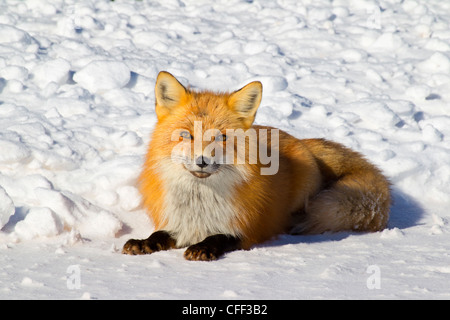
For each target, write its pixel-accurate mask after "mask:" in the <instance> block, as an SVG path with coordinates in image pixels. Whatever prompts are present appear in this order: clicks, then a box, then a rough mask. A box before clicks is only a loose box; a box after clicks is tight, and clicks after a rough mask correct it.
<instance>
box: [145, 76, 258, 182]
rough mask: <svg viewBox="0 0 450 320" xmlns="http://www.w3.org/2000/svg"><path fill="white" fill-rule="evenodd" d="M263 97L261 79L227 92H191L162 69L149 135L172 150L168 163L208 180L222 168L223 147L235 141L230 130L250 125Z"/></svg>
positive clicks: (245, 128) (243, 128) (247, 127)
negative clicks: (155, 119)
mask: <svg viewBox="0 0 450 320" xmlns="http://www.w3.org/2000/svg"><path fill="white" fill-rule="evenodd" d="M261 97H262V84H261V82H259V81H255V82H251V83H249V84H247V85H246V86H244V87H243V88H241V89H239V90H237V91H234V92H231V93H224V92H220V93H214V92H211V91H194V90H191V89H189V88H185V87H184V86H183V85H182V84H181V83H180V82H179V81H178V80H177V79H176V78H175V77H174V76H173V75H171V74H170V73H168V72H165V71H162V72H160V73H159V75H158V77H157V80H156V85H155V98H156V103H155V104H156V106H155V111H156V115H157V118H158V122H157V124H156V126H155V130H154V132H153V138H152V140H157V141H159V142H160V144H161V145H160V146H154V147H157V148H162V149H164V150H166V153H167V152H168V151H169V150H171V158H172V161H173V160H175V161H177V162H178V163H179V164H180V165H181V166H182V167H183V168H184V169H185V170H187V171H188V172H190V173H191V174H192V175H193V176H195V177H197V178H207V177H209V176H211V175H212V174H214V173H216V172H217V171H220V170H221V169H223V167H225V165H224V163H225V161H224V152H222V151H223V150H224V149H225V144H226V143H227V140H230V138H233V139H234V137H230V136H229V135H230V134H229V132H230V131H232V132H234V131H235V130H237V129H241V131H242V130H247V129H249V128H250V127H251V125H252V123H253V121H254V120H255V116H256V111H257V109H258V107H259V104H260V103H261ZM227 131H228V133H227Z"/></svg>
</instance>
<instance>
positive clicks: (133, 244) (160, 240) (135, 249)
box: [122, 230, 176, 255]
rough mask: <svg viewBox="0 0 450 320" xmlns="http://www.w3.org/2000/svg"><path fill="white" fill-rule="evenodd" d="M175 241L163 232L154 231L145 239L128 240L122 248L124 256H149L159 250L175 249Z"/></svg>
mask: <svg viewBox="0 0 450 320" xmlns="http://www.w3.org/2000/svg"><path fill="white" fill-rule="evenodd" d="M175 244H176V240H175V239H174V238H173V237H172V236H171V235H170V234H169V233H168V232H167V231H164V230H160V231H156V232H154V233H152V234H151V235H150V237H148V238H147V239H142V240H137V239H130V240H128V241H127V242H126V243H125V245H124V246H123V249H122V253H124V254H131V255H137V254H150V253H153V252H157V251H161V250H169V249H172V248H175Z"/></svg>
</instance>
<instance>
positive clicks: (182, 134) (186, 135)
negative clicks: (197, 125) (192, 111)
mask: <svg viewBox="0 0 450 320" xmlns="http://www.w3.org/2000/svg"><path fill="white" fill-rule="evenodd" d="M180 137H182V138H183V139H192V135H191V134H190V133H189V132H188V131H181V132H180Z"/></svg>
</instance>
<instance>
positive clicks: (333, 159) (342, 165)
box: [292, 139, 391, 234]
mask: <svg viewBox="0 0 450 320" xmlns="http://www.w3.org/2000/svg"><path fill="white" fill-rule="evenodd" d="M303 142H304V144H305V146H306V147H307V148H308V149H309V150H310V151H311V153H312V154H313V156H314V158H315V159H316V161H317V164H318V166H319V168H320V171H321V173H322V176H323V190H322V191H320V192H319V193H318V194H317V195H316V196H315V197H313V198H312V199H310V201H309V203H308V204H307V206H306V208H305V210H304V212H303V213H302V214H301V215H300V216H299V218H300V219H299V221H298V223H297V224H296V225H295V227H294V228H293V230H292V232H293V233H301V234H317V233H323V232H326V231H331V232H337V231H343V230H353V231H379V230H383V229H384V228H385V227H386V225H387V222H388V219H389V210H390V204H391V198H390V183H389V181H388V180H387V179H386V178H385V177H384V175H383V174H382V173H381V171H380V170H379V169H377V168H376V167H375V166H374V165H372V164H371V163H369V162H368V161H367V160H366V159H364V157H363V156H362V155H361V154H359V153H357V152H355V151H352V150H350V149H348V148H346V147H344V146H343V145H341V144H338V143H335V142H331V141H327V140H323V139H307V140H303Z"/></svg>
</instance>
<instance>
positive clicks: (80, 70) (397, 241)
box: [0, 0, 450, 299]
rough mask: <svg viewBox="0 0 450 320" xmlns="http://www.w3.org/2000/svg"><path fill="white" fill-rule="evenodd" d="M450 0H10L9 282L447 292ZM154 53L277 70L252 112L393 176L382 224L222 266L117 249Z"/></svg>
mask: <svg viewBox="0 0 450 320" xmlns="http://www.w3.org/2000/svg"><path fill="white" fill-rule="evenodd" d="M449 12H450V2H448V1H440V0H427V1H426V0H404V1H400V0H380V1H376V0H348V1H346V0H335V1H326V0H321V1H312V0H303V1H298V0H278V1H272V0H267V1H264V0H259V1H258V0H255V1H251V0H250V1H244V0H231V1H230V0H221V1H214V2H213V1H206V0H200V1H199V0H195V1H194V0H163V1H156V0H153V1H152V0H146V1H131V0H130V1H115V2H110V1H107V0H101V1H97V0H96V1H94V0H92V1H89V0H83V1H75V0H73V1H70V0H67V1H64V0H58V1H44V0H42V1H41V0H34V1H32V0H28V1H26V2H22V1H7V0H0V228H1V231H0V298H3V299H16V298H25V299H44V298H54V299H64V298H69V299H78V298H83V299H89V298H91V299H107V298H113V299H114V298H150V299H161V298H162V299H197V298H198V299H261V298H263V299H312V298H326V299H329V298H344V299H347V298H363V299H380V298H385V299H399V298H406V299H417V298H427V299H449V298H450V288H449V283H450V226H449V224H448V221H449V218H450V213H449V209H448V208H449V207H450V197H449V189H450V166H449V163H450V105H449V103H450V15H449V14H448V13H449ZM160 70H167V71H169V72H171V73H173V74H174V75H176V76H177V77H178V78H179V79H180V80H181V81H182V82H183V83H184V84H185V85H188V84H190V85H191V86H193V87H198V88H209V89H214V90H216V89H219V90H235V89H238V88H240V87H241V86H242V85H244V84H246V83H247V82H249V81H252V80H260V81H262V82H263V85H264V97H263V101H262V105H261V108H260V110H259V112H258V115H257V118H256V122H257V123H259V124H268V125H272V126H277V127H279V128H281V129H284V130H287V131H288V132H290V133H292V134H294V135H295V136H297V137H299V138H309V137H326V138H328V139H333V140H336V141H340V142H342V143H344V144H345V145H347V146H349V147H352V148H354V149H356V150H358V151H360V152H362V153H363V154H365V155H366V156H367V157H368V158H369V159H371V160H372V161H373V162H374V163H376V164H377V165H378V166H379V167H380V168H381V169H382V170H383V171H384V172H385V173H386V175H388V176H389V178H390V179H391V181H392V183H393V190H394V191H393V194H394V198H395V204H394V205H393V207H392V217H391V220H390V222H389V228H388V229H386V230H385V231H383V232H379V233H374V234H354V233H342V234H333V235H330V234H325V235H320V236H296V237H294V236H280V237H279V238H278V239H275V240H274V241H271V242H268V243H266V244H264V245H260V246H258V247H256V248H254V249H252V250H250V251H237V252H232V253H229V254H227V255H226V256H225V257H224V258H223V259H220V260H219V261H216V262H212V263H201V262H189V261H185V260H184V259H183V257H182V254H183V250H173V251H169V252H161V253H157V254H153V255H150V256H125V255H122V254H121V253H120V249H121V247H122V245H123V243H124V242H125V241H126V240H127V239H129V238H130V237H146V236H148V235H149V234H150V232H151V231H152V226H151V224H150V222H149V221H148V219H147V217H146V215H145V213H144V212H143V211H142V210H140V199H139V195H138V192H137V190H136V188H135V179H136V177H137V175H138V174H139V169H140V166H141V163H142V160H143V155H144V154H145V152H146V144H147V143H148V140H149V133H150V131H151V129H152V127H153V125H154V123H155V120H156V119H155V114H154V109H153V107H154V94H153V87H154V81H155V77H156V75H157V73H158V71H160Z"/></svg>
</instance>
